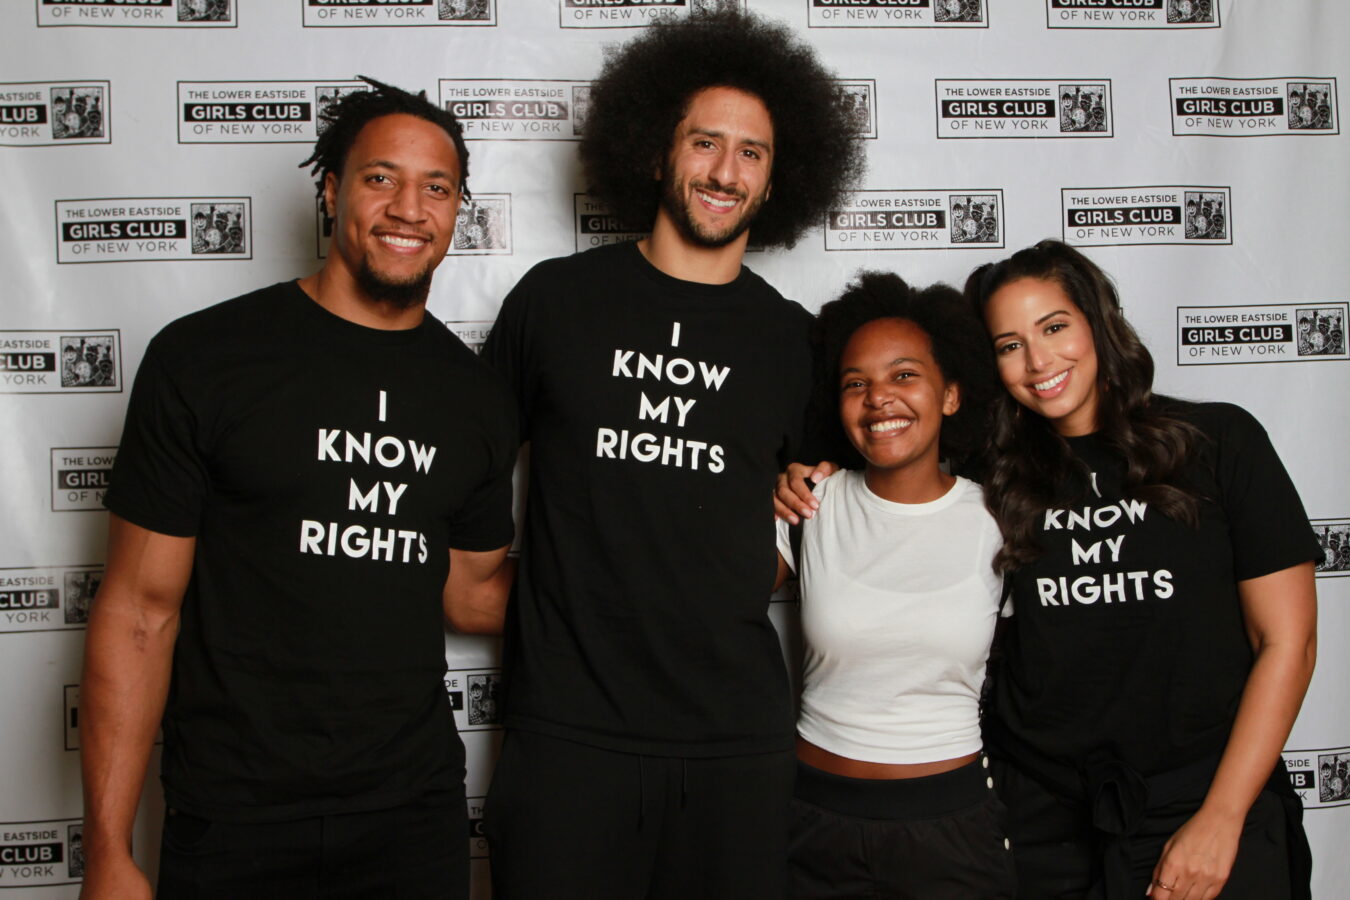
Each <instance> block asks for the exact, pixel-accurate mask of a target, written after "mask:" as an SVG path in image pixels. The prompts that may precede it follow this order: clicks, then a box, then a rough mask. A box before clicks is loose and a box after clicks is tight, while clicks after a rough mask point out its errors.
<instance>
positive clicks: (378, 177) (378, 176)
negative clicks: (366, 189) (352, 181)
mask: <svg viewBox="0 0 1350 900" xmlns="http://www.w3.org/2000/svg"><path fill="white" fill-rule="evenodd" d="M393 183H394V182H393V180H392V179H390V177H389V176H388V175H385V174H383V173H381V172H371V173H370V174H369V175H367V176H366V184H374V185H381V186H382V185H388V184H393Z"/></svg>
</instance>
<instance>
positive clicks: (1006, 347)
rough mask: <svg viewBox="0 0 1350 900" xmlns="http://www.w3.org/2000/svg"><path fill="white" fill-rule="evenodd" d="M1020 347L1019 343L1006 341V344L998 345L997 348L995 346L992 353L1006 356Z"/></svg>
mask: <svg viewBox="0 0 1350 900" xmlns="http://www.w3.org/2000/svg"><path fill="white" fill-rule="evenodd" d="M1021 346H1022V344H1021V343H1020V342H1019V341H1008V342H1006V343H1003V344H999V345H998V346H996V347H995V348H994V352H995V353H996V354H998V355H999V356H1007V355H1008V354H1009V353H1012V352H1013V351H1014V350H1016V349H1018V348H1019V347H1021Z"/></svg>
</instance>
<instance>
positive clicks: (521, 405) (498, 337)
mask: <svg viewBox="0 0 1350 900" xmlns="http://www.w3.org/2000/svg"><path fill="white" fill-rule="evenodd" d="M534 277H535V275H534V270H531V271H530V272H528V273H526V275H525V277H524V278H522V279H521V280H520V281H519V282H518V283H517V284H516V286H515V287H513V288H512V289H511V292H510V293H509V294H507V295H506V299H505V300H503V301H502V308H501V310H500V311H499V312H498V313H497V321H496V322H495V323H494V324H493V326H492V331H491V332H490V333H489V334H488V337H487V340H486V341H484V342H483V359H485V360H486V361H487V363H488V365H490V366H492V368H493V369H495V370H496V371H497V373H498V374H500V375H501V376H502V377H503V378H505V379H506V384H507V387H508V388H509V390H510V392H511V396H512V397H513V398H514V399H515V402H516V412H517V415H518V425H519V440H521V441H527V440H529V438H530V421H529V417H528V415H527V412H528V406H529V404H528V402H527V396H528V392H529V390H530V381H531V373H530V369H529V353H528V352H527V351H528V344H527V334H526V328H527V326H528V324H529V322H528V319H529V307H530V285H531V283H532V282H533V281H534Z"/></svg>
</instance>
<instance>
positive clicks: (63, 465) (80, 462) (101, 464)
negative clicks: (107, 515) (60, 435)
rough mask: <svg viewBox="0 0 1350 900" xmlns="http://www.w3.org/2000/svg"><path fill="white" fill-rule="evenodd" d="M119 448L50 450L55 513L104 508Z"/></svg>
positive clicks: (64, 448) (53, 509)
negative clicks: (104, 499) (104, 500)
mask: <svg viewBox="0 0 1350 900" xmlns="http://www.w3.org/2000/svg"><path fill="white" fill-rule="evenodd" d="M115 459H117V448H116V447H53V448H51V473H52V512H72V511H75V510H96V511H101V510H102V509H103V495H104V494H105V493H107V491H108V476H109V475H110V474H111V473H112V466H113V461H114V460H115Z"/></svg>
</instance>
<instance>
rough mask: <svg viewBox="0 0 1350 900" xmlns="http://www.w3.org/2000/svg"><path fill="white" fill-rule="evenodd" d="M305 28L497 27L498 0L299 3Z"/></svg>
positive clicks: (312, 0) (310, 0)
mask: <svg viewBox="0 0 1350 900" xmlns="http://www.w3.org/2000/svg"><path fill="white" fill-rule="evenodd" d="M301 4H302V6H301V9H302V10H303V24H304V26H305V27H306V28H371V27H376V28H382V27H386V26H390V25H394V26H398V25H410V26H414V27H416V26H427V25H496V24H497V0H301Z"/></svg>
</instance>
